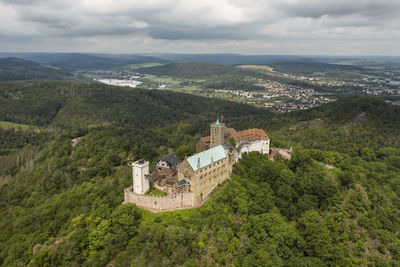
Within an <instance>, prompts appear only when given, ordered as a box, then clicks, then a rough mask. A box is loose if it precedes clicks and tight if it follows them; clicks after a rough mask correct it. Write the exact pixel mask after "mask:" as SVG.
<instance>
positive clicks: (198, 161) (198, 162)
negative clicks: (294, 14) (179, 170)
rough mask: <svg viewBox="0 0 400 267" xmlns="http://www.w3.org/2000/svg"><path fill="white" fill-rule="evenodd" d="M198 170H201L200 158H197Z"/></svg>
mask: <svg viewBox="0 0 400 267" xmlns="http://www.w3.org/2000/svg"><path fill="white" fill-rule="evenodd" d="M197 169H200V158H197Z"/></svg>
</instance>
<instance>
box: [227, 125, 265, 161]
mask: <svg viewBox="0 0 400 267" xmlns="http://www.w3.org/2000/svg"><path fill="white" fill-rule="evenodd" d="M231 137H232V138H233V139H235V142H236V158H237V159H240V158H242V154H243V153H248V152H252V151H257V152H260V153H261V154H269V143H270V139H269V137H268V135H267V134H266V133H265V132H264V131H263V130H261V129H257V128H254V129H250V130H244V131H240V132H236V133H234V134H232V135H231Z"/></svg>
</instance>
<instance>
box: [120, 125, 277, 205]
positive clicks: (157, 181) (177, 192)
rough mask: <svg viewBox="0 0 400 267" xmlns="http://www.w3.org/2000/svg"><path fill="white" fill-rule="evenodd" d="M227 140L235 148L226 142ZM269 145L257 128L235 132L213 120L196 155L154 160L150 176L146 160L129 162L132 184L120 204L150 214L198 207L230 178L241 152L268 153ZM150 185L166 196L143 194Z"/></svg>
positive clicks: (266, 137) (172, 154)
mask: <svg viewBox="0 0 400 267" xmlns="http://www.w3.org/2000/svg"><path fill="white" fill-rule="evenodd" d="M230 138H233V139H234V140H235V143H236V144H235V146H233V145H232V144H231V143H230V142H227V141H229V139H230ZM269 143H270V140H269V137H268V136H267V135H266V134H265V132H264V131H263V130H261V129H249V130H245V131H240V132H236V131H235V130H234V129H233V128H227V127H226V126H225V124H223V123H221V122H220V121H219V120H218V119H217V121H216V122H215V123H213V124H211V130H210V136H206V137H202V138H201V139H200V140H199V141H198V142H197V144H196V154H195V155H193V156H190V157H188V158H186V159H185V160H183V161H182V162H181V160H180V159H179V158H178V157H177V155H176V154H175V153H170V154H168V155H166V156H164V157H163V158H161V159H160V160H158V161H157V163H156V166H155V170H154V171H153V173H152V174H150V173H149V162H148V161H144V160H138V161H135V162H133V163H132V175H133V185H132V186H131V187H128V188H125V190H124V203H135V204H136V205H137V206H139V207H142V208H145V209H148V210H150V211H153V212H159V211H168V210H176V209H185V208H194V207H199V206H201V205H202V204H203V203H204V202H205V201H206V200H207V199H208V198H209V196H210V195H211V193H212V191H213V190H214V188H215V187H216V186H217V185H218V184H221V183H223V182H225V181H226V180H228V179H230V177H231V174H232V167H233V165H234V164H235V162H236V161H237V160H238V159H240V158H241V156H242V155H243V153H246V152H251V151H258V152H260V153H264V154H268V153H269ZM150 184H152V185H153V187H154V188H156V189H158V190H161V191H163V192H164V193H165V194H166V195H165V196H150V195H146V194H145V193H146V192H147V191H148V190H149V189H150Z"/></svg>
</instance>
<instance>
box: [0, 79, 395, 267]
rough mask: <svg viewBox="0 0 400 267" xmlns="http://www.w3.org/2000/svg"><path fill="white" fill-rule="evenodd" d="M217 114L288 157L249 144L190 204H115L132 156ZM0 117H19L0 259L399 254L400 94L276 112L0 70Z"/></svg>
mask: <svg viewBox="0 0 400 267" xmlns="http://www.w3.org/2000/svg"><path fill="white" fill-rule="evenodd" d="M217 114H222V115H224V117H225V118H226V124H227V125H228V126H229V127H235V128H236V129H237V130H242V129H247V128H253V127H258V128H262V129H264V130H265V131H266V132H267V133H268V135H269V136H270V137H271V144H272V146H274V147H286V148H289V147H293V149H294V152H293V155H292V159H291V160H284V159H282V158H276V160H275V161H270V160H269V159H268V157H267V156H265V155H261V154H258V153H250V154H248V155H245V156H244V157H243V159H242V160H240V162H239V163H237V164H236V165H235V166H234V171H233V173H234V174H233V176H232V179H231V180H230V181H228V182H226V183H225V184H223V185H221V186H219V187H218V188H216V190H215V192H214V194H213V197H212V198H211V199H210V200H209V201H208V202H206V203H205V204H204V205H203V206H202V207H200V208H197V209H189V210H181V211H174V212H164V213H158V214H153V213H151V212H148V211H146V210H143V209H140V208H138V207H136V206H135V205H134V204H125V205H122V204H121V203H122V201H123V189H124V188H125V187H127V186H129V185H131V183H132V181H131V169H130V168H129V166H128V165H127V164H128V163H129V162H130V161H132V160H136V159H139V158H144V159H146V160H150V161H151V162H153V164H154V162H155V161H156V160H157V159H158V158H159V157H161V156H163V155H165V154H167V153H169V152H170V151H172V150H178V149H179V148H181V147H183V146H187V145H190V146H194V144H195V142H196V141H197V140H198V138H199V137H200V136H203V135H205V134H207V132H208V126H209V123H210V122H211V121H213V120H214V119H215V116H216V115H217ZM0 118H1V120H2V121H8V122H14V123H19V124H21V125H24V127H22V126H21V127H19V128H18V127H14V128H12V129H2V130H1V131H0V141H1V142H0V149H2V151H3V152H2V154H1V155H0V229H1V231H0V264H1V265H3V266H25V265H29V266H106V265H108V264H110V265H112V266H131V265H133V266H160V265H162V266H177V265H178V266H215V265H218V266H398V265H400V175H399V173H400V108H399V107H396V106H392V105H391V104H388V103H385V102H384V101H383V100H380V99H378V98H371V97H348V98H343V99H341V100H339V101H337V102H333V103H329V104H326V105H322V106H320V107H318V108H314V109H311V110H307V111H299V112H293V113H290V114H283V115H279V116H276V115H272V114H270V113H268V112H266V111H264V110H259V109H255V108H253V107H249V106H245V105H239V104H234V103H230V102H225V101H221V100H215V99H206V98H201V97H194V96H190V95H185V94H177V93H171V92H163V91H150V90H141V89H132V88H129V89H128V88H117V87H112V86H106V85H101V84H96V83H72V82H13V83H2V84H0ZM0 125H1V124H0ZM76 137H81V139H80V141H79V143H78V144H77V145H76V146H75V147H73V146H72V145H71V140H72V139H73V138H76Z"/></svg>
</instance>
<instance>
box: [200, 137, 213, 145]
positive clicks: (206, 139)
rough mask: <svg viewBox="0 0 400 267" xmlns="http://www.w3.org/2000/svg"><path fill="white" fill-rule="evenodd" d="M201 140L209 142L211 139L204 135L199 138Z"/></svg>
mask: <svg viewBox="0 0 400 267" xmlns="http://www.w3.org/2000/svg"><path fill="white" fill-rule="evenodd" d="M201 140H202V141H203V142H204V143H210V141H211V136H204V137H202V138H201Z"/></svg>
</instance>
